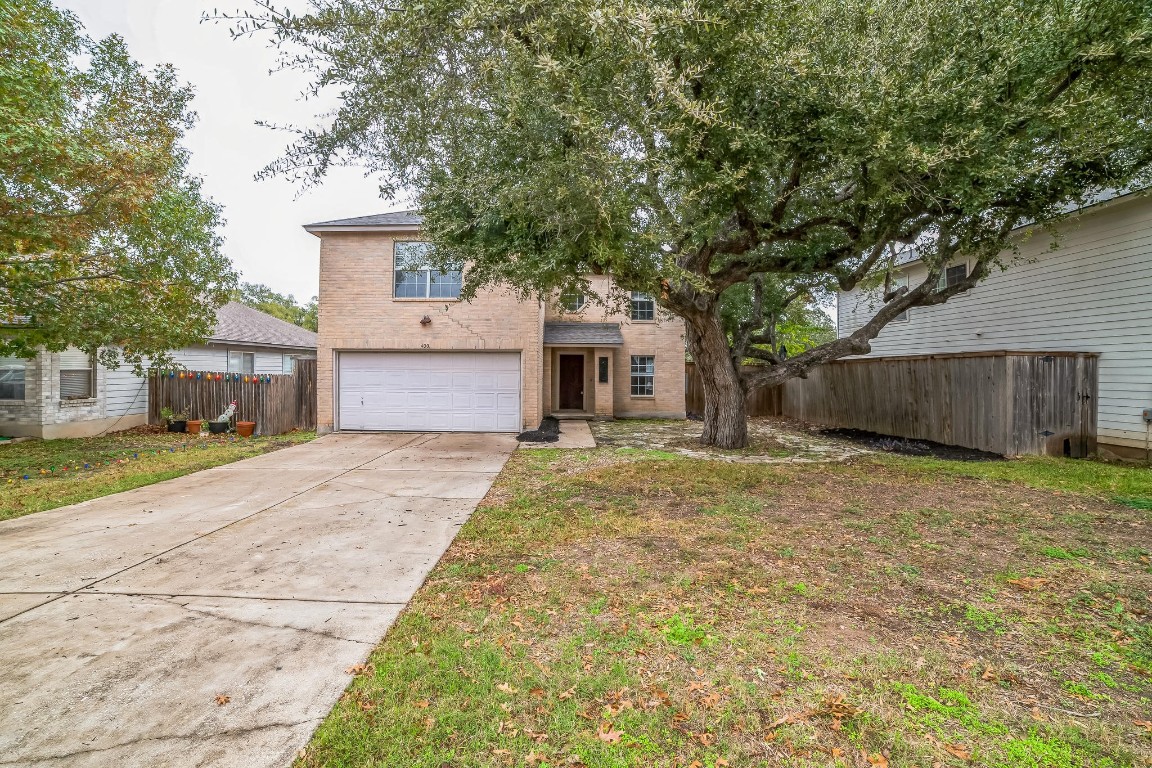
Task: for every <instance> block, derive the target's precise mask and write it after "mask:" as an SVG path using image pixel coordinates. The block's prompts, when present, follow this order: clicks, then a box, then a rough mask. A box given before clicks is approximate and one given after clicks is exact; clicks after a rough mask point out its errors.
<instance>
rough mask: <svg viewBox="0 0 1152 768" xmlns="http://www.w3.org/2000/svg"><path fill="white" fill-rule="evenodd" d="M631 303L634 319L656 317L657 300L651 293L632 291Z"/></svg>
mask: <svg viewBox="0 0 1152 768" xmlns="http://www.w3.org/2000/svg"><path fill="white" fill-rule="evenodd" d="M631 304H632V319H633V320H655V319H656V302H655V300H653V298H652V297H651V296H650V295H649V294H647V293H641V292H640V291H632V301H631Z"/></svg>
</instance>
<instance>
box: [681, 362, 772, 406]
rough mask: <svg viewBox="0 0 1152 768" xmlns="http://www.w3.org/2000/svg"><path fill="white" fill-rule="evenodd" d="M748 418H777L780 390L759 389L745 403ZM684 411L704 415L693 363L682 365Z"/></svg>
mask: <svg viewBox="0 0 1152 768" xmlns="http://www.w3.org/2000/svg"><path fill="white" fill-rule="evenodd" d="M745 406H746V407H747V409H748V415H749V416H779V415H780V388H779V387H772V388H769V389H759V390H756V391H755V392H753V393H751V394H749V395H748V398H747V399H746V401H745ZM684 410H685V411H687V412H688V413H689V414H694V415H696V416H702V415H703V414H704V385H703V383H702V382H701V381H700V374H699V373H697V371H696V364H695V363H685V364H684Z"/></svg>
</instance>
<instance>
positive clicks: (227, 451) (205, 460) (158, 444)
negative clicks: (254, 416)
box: [0, 428, 316, 520]
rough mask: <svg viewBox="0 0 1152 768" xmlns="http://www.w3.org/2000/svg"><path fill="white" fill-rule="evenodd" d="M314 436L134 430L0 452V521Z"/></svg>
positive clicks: (38, 442) (3, 447) (6, 447)
mask: <svg viewBox="0 0 1152 768" xmlns="http://www.w3.org/2000/svg"><path fill="white" fill-rule="evenodd" d="M315 436H316V435H315V433H313V432H291V433H289V434H286V435H277V436H275V437H253V438H248V439H242V438H237V437H232V436H229V435H214V436H212V437H204V438H201V437H199V436H198V435H185V434H169V433H167V432H156V431H152V430H149V429H148V428H140V429H132V430H127V431H124V432H114V433H112V434H109V435H104V436H102V437H87V438H76V439H69V440H30V441H27V442H20V443H14V444H10V445H0V520H7V519H9V518H13V517H20V516H21V515H27V514H29V513H31V512H40V511H43V510H45V509H53V508H55V507H62V506H65V505H67V504H76V503H78V502H81V501H87V500H88V499H94V498H96V497H97V496H107V495H108V494H110V493H116V492H118V491H127V490H129V489H131V488H139V487H140V486H142V485H150V484H152V483H158V482H160V481H161V480H169V479H171V478H173V477H180V476H181V475H187V474H189V473H191V472H197V471H199V470H201V469H208V468H210V467H218V466H220V465H221V464H229V463H231V462H233V461H239V460H240V459H246V458H249V457H251V456H258V455H260V454H261V453H266V452H268V451H274V450H277V449H280V448H286V447H288V446H291V445H298V444H300V443H302V442H306V441H308V440H311V439H312V438H314V437H315Z"/></svg>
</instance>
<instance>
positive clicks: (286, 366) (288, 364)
mask: <svg viewBox="0 0 1152 768" xmlns="http://www.w3.org/2000/svg"><path fill="white" fill-rule="evenodd" d="M280 370H281V371H282V372H283V373H293V372H294V371H295V370H296V356H295V355H284V362H283V364H282V367H281V369H280Z"/></svg>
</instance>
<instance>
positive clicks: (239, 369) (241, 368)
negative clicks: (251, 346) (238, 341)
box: [228, 349, 256, 373]
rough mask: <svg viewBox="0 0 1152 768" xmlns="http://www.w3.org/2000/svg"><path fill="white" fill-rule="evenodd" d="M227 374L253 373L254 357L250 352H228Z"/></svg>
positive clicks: (254, 366) (254, 369) (254, 368)
mask: <svg viewBox="0 0 1152 768" xmlns="http://www.w3.org/2000/svg"><path fill="white" fill-rule="evenodd" d="M228 372H229V373H255V372H256V355H255V354H254V353H252V352H235V351H233V350H231V349H230V350H228Z"/></svg>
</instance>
